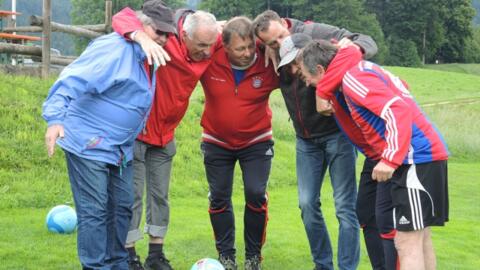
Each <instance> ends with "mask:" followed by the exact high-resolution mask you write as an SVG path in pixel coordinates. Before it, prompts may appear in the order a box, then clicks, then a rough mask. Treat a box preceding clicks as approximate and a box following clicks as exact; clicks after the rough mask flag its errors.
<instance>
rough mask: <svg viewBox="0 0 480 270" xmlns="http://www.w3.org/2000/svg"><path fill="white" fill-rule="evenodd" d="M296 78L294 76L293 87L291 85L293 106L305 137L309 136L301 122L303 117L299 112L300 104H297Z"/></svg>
mask: <svg viewBox="0 0 480 270" xmlns="http://www.w3.org/2000/svg"><path fill="white" fill-rule="evenodd" d="M298 80H299V79H298V78H295V84H294V87H293V94H294V95H295V106H296V110H297V117H298V122H299V123H300V125H301V127H302V129H303V135H304V136H305V137H307V138H308V137H310V134H309V132H308V130H307V129H306V128H305V125H304V124H303V119H302V114H301V113H300V105H299V101H298V95H297V93H298V91H297V90H298Z"/></svg>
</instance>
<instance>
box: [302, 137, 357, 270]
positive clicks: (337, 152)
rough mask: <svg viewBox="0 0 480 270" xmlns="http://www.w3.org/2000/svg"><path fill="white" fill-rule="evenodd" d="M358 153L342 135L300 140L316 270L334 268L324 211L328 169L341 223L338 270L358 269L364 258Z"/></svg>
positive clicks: (307, 224)
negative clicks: (357, 205)
mask: <svg viewBox="0 0 480 270" xmlns="http://www.w3.org/2000/svg"><path fill="white" fill-rule="evenodd" d="M355 160H356V152H355V149H354V147H353V145H352V144H351V143H350V142H349V141H348V140H347V138H346V137H345V136H344V135H343V134H342V133H340V132H338V133H334V134H331V135H328V136H325V137H321V138H312V139H303V138H300V137H297V178H298V198H299V204H300V209H301V212H302V220H303V224H304V226H305V231H306V233H307V237H308V241H309V243H310V250H311V253H312V257H313V262H314V263H315V265H316V269H333V258H332V257H333V254H332V246H331V243H330V237H329V236H328V231H327V227H326V224H325V220H324V218H323V215H322V210H321V208H320V206H321V202H320V194H321V188H322V183H323V179H324V176H325V172H326V170H327V167H328V169H329V172H330V179H331V182H332V187H333V198H334V200H335V209H336V216H337V219H338V222H339V224H340V228H339V237H338V256H337V257H338V268H339V269H356V268H357V266H358V263H359V258H360V242H359V237H360V236H359V225H358V221H357V215H356V212H355V203H356V200H357V185H356V180H355Z"/></svg>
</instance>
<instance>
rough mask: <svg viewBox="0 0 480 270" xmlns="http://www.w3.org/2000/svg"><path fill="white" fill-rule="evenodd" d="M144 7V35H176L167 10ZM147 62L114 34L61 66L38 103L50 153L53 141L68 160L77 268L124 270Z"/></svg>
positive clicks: (148, 84) (159, 38)
mask: <svg viewBox="0 0 480 270" xmlns="http://www.w3.org/2000/svg"><path fill="white" fill-rule="evenodd" d="M150 8H152V10H150V11H151V13H149V14H151V16H147V15H145V14H142V16H143V18H144V20H142V23H143V30H144V31H145V33H146V34H147V35H149V36H150V37H151V38H152V39H153V40H154V41H156V42H158V43H159V44H160V45H162V46H163V45H165V43H166V42H167V33H168V32H172V31H174V28H173V26H172V25H171V24H169V22H171V21H173V18H172V15H171V12H168V13H165V12H164V9H168V8H167V7H165V6H159V5H157V6H151V7H150ZM168 10H169V9H168ZM159 13H163V14H169V16H167V17H161V16H160V17H159V16H157V15H158V14H159ZM145 59H146V57H145V54H144V53H143V51H142V49H141V48H140V45H137V44H134V43H131V42H128V41H126V40H125V39H124V38H123V37H122V36H120V35H118V34H117V33H112V34H109V35H106V36H102V37H99V38H97V39H96V40H94V41H93V42H92V43H91V44H90V45H89V47H88V48H87V49H86V50H85V51H84V52H83V53H82V55H81V56H80V57H79V58H78V59H77V60H75V62H73V63H72V64H70V65H69V66H68V67H66V68H65V69H64V71H63V72H62V74H60V77H59V79H58V80H57V81H56V82H55V84H54V85H53V86H52V88H51V90H50V93H49V95H48V97H47V100H46V101H45V103H44V104H43V117H44V119H45V120H46V121H47V123H48V129H47V132H46V135H45V139H46V144H47V148H48V154H49V156H51V155H53V152H54V147H55V143H57V144H58V145H59V146H60V147H61V148H62V149H63V150H64V151H65V156H66V159H67V167H68V173H69V178H70V184H71V188H72V194H73V197H74V200H75V208H76V211H77V216H78V236H77V237H78V238H77V246H78V256H79V258H80V262H81V264H82V268H83V269H119V270H127V269H128V262H127V259H128V254H127V250H126V249H125V240H126V237H127V232H128V226H129V223H130V218H131V215H132V210H131V207H132V203H133V184H132V162H131V161H132V158H133V143H134V140H135V138H136V136H137V135H138V133H139V132H140V130H141V129H142V127H143V126H144V123H145V121H146V118H147V117H148V113H149V110H150V106H151V104H152V99H153V96H154V92H155V76H154V74H155V73H154V70H153V67H151V66H149V65H147V64H146V62H145Z"/></svg>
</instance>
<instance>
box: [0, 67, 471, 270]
mask: <svg viewBox="0 0 480 270" xmlns="http://www.w3.org/2000/svg"><path fill="white" fill-rule="evenodd" d="M390 69H391V70H392V71H393V72H394V73H396V74H398V75H401V77H402V78H404V79H405V80H406V81H408V82H409V84H410V86H411V88H412V92H413V94H414V95H415V96H416V97H417V100H418V101H419V103H420V104H426V103H436V102H442V101H452V100H453V101H456V100H465V99H471V98H480V92H479V91H478V85H480V76H473V75H469V74H458V73H450V72H442V71H436V70H425V69H408V68H396V67H393V68H390ZM0 80H1V81H2V84H0V123H1V126H0V212H1V213H2V215H1V218H0V261H2V263H1V264H0V269H79V267H78V262H77V258H76V248H75V235H67V236H62V235H53V234H51V233H48V232H47V231H46V229H45V228H44V218H45V215H46V213H47V212H48V210H49V208H51V207H52V206H54V205H56V204H62V203H70V204H71V203H72V197H71V193H70V187H69V182H68V177H67V174H66V168H65V162H64V155H63V153H62V151H60V149H57V153H56V154H55V156H54V157H53V158H52V159H48V158H47V155H46V150H45V147H44V131H45V128H46V125H45V123H44V121H43V119H42V118H41V105H42V102H43V100H44V99H45V97H46V95H47V93H48V89H49V87H50V86H51V84H52V83H53V79H52V80H49V81H42V80H39V79H35V78H28V77H12V76H6V75H1V74H0ZM203 100H204V98H203V94H202V91H201V89H200V88H199V89H197V90H196V91H195V92H194V94H193V96H192V98H191V104H190V108H189V111H188V113H187V115H186V117H185V119H184V121H183V122H182V124H181V125H180V127H179V128H178V130H177V134H176V140H177V156H176V157H175V159H174V168H173V175H172V185H171V193H170V197H171V205H172V218H171V219H172V224H171V229H170V231H169V234H168V237H167V246H166V248H167V255H168V256H169V257H170V258H171V259H172V262H173V264H174V266H175V268H176V269H188V268H189V267H190V265H191V264H192V263H193V262H194V261H195V260H197V259H199V258H202V257H215V256H216V252H215V249H214V243H213V238H212V231H211V228H210V225H209V220H208V214H207V211H206V209H207V207H208V201H207V199H206V198H207V197H206V196H207V192H208V190H207V184H206V179H205V175H204V169H203V163H202V158H201V153H200V149H199V142H200V134H201V128H200V126H199V120H200V117H201V113H202V109H203ZM270 104H271V107H272V110H273V113H274V119H273V125H274V137H275V158H274V161H273V167H272V173H271V177H270V182H269V193H270V209H269V211H270V222H269V231H268V241H267V244H266V246H265V251H264V256H265V263H264V269H267V270H268V269H275V270H276V269H287V270H288V269H311V268H312V267H311V265H312V264H311V259H310V255H309V249H308V244H307V240H306V237H305V233H304V230H303V226H302V223H301V220H300V213H299V210H298V207H297V205H298V203H297V193H296V177H295V143H294V142H295V140H294V133H293V128H292V125H291V122H290V120H289V117H288V113H287V112H286V109H285V106H284V103H283V100H282V98H281V95H280V93H279V91H276V92H274V93H273V94H272V98H271V102H270ZM424 110H425V111H426V112H427V114H429V117H430V119H432V121H434V122H435V123H436V125H437V127H438V128H439V129H440V131H441V132H442V133H443V134H444V136H445V138H446V140H447V143H448V144H449V147H450V151H451V153H452V158H451V161H450V162H449V165H450V168H449V170H450V187H451V190H450V194H451V195H450V196H451V214H452V215H451V219H452V222H450V224H449V225H448V226H447V227H446V228H444V229H436V230H435V234H434V242H435V245H436V250H437V253H438V260H439V269H478V268H480V262H478V256H477V255H475V254H476V252H475V251H476V250H478V249H480V243H479V241H478V239H480V229H479V228H480V220H479V218H478V217H479V216H480V207H479V204H478V198H480V189H479V186H478V180H480V136H478V134H480V125H478V124H475V123H476V122H477V121H478V118H479V117H480V103H471V104H467V103H452V104H448V105H437V106H431V107H425V108H424ZM360 162H361V160H359V164H360ZM236 171H237V175H236V180H235V190H236V191H235V195H234V205H235V209H236V210H235V211H236V216H237V228H238V231H237V241H238V253H239V257H240V260H241V259H242V253H243V252H242V250H243V241H242V238H243V236H242V235H243V234H242V218H241V217H242V216H243V213H242V211H243V195H242V190H243V187H242V183H241V177H240V174H239V173H238V172H239V168H237V170H236ZM322 194H323V197H322V205H323V207H324V208H323V209H324V211H325V213H324V214H325V216H326V219H327V222H328V227H329V230H330V232H331V236H332V241H333V239H336V237H337V234H336V231H337V228H336V226H337V224H336V221H335V213H334V210H333V199H332V191H331V187H330V185H329V183H328V181H326V182H325V186H324V188H323V191H322ZM475 239H476V240H475ZM333 242H336V241H333ZM145 246H146V241H144V242H143V243H140V244H139V245H138V250H139V251H140V252H141V254H142V255H143V256H142V257H144V254H145V251H146V249H145ZM360 269H369V265H368V259H367V257H366V252H365V250H364V248H363V247H362V261H361V266H360Z"/></svg>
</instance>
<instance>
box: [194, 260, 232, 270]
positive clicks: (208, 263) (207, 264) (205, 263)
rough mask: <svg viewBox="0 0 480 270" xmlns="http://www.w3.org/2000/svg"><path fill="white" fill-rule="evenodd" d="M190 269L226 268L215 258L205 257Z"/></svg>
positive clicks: (219, 269) (215, 269)
mask: <svg viewBox="0 0 480 270" xmlns="http://www.w3.org/2000/svg"><path fill="white" fill-rule="evenodd" d="M190 270H225V268H223V265H222V264H221V263H220V262H219V261H217V260H215V259H210V258H204V259H200V260H198V261H197V262H196V263H194V264H193V265H192V268H190Z"/></svg>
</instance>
